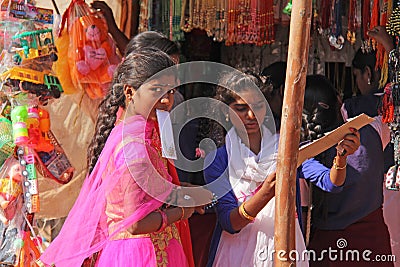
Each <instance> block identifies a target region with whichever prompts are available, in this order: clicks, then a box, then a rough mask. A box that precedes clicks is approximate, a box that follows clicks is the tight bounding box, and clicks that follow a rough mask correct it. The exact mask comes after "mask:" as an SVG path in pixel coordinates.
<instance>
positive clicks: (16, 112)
mask: <svg viewBox="0 0 400 267" xmlns="http://www.w3.org/2000/svg"><path fill="white" fill-rule="evenodd" d="M27 118H28V110H27V108H26V106H16V107H14V108H13V109H12V110H11V121H12V127H13V138H14V143H15V144H16V145H24V144H26V143H28V139H29V138H28V128H27V127H26V119H27Z"/></svg>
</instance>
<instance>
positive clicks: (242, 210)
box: [239, 202, 256, 221]
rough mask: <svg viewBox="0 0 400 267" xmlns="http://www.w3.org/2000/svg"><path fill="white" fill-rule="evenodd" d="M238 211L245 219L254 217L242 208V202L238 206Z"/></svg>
mask: <svg viewBox="0 0 400 267" xmlns="http://www.w3.org/2000/svg"><path fill="white" fill-rule="evenodd" d="M239 213H240V214H241V215H242V216H243V217H244V218H245V219H247V220H249V221H254V220H255V219H256V217H253V216H251V215H249V214H248V213H247V212H246V210H245V209H244V202H243V203H242V204H241V205H240V206H239Z"/></svg>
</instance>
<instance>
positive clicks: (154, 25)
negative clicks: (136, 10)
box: [138, 0, 193, 41]
mask: <svg viewBox="0 0 400 267" xmlns="http://www.w3.org/2000/svg"><path fill="white" fill-rule="evenodd" d="M192 1H193V0H191V2H190V4H189V5H187V1H185V0H161V1H153V0H143V1H141V2H140V14H139V26H138V31H139V32H144V31H158V32H161V33H163V34H164V35H166V36H168V37H169V39H171V40H173V41H182V40H184V30H186V31H190V30H191V28H190V26H189V25H190V24H191V22H190V21H189V18H190V17H191V15H189V16H186V13H185V11H186V8H187V7H189V10H192V3H193V2H192ZM185 20H186V22H184V21H185Z"/></svg>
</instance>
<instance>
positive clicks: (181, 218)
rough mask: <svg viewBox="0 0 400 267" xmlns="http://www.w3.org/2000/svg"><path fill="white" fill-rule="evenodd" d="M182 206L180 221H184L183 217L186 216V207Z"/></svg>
mask: <svg viewBox="0 0 400 267" xmlns="http://www.w3.org/2000/svg"><path fill="white" fill-rule="evenodd" d="M180 208H181V210H182V215H181V217H180V218H179V221H182V220H183V218H184V217H185V209H184V208H183V207H180Z"/></svg>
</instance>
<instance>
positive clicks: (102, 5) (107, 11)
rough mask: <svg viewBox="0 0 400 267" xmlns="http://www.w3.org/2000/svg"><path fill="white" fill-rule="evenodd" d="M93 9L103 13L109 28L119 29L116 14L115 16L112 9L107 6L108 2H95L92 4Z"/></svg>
mask: <svg viewBox="0 0 400 267" xmlns="http://www.w3.org/2000/svg"><path fill="white" fill-rule="evenodd" d="M91 7H92V8H93V9H99V10H100V11H101V12H102V13H103V16H104V18H105V19H106V21H107V26H108V28H113V27H117V24H116V23H115V19H114V14H113V12H112V10H111V8H110V7H109V6H108V5H107V3H106V2H104V1H94V2H93V3H92V4H91Z"/></svg>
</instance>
